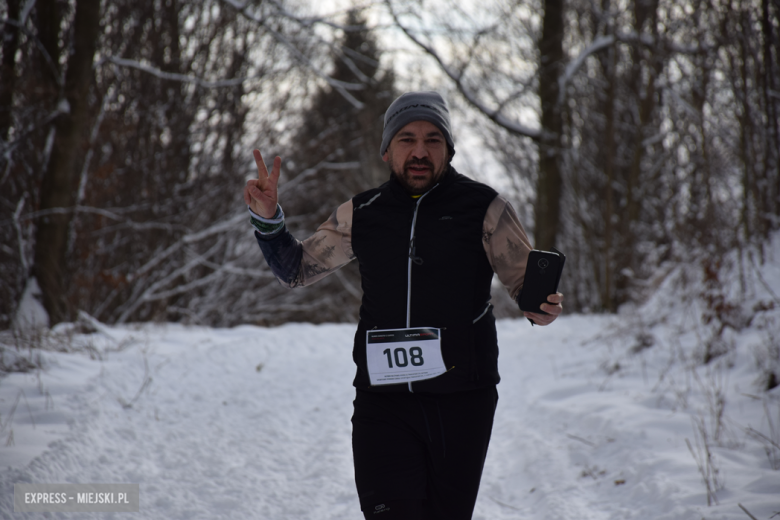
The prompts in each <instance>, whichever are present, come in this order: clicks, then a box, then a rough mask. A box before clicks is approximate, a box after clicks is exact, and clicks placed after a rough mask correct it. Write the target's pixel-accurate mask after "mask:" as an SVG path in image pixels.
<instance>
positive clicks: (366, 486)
mask: <svg viewBox="0 0 780 520" xmlns="http://www.w3.org/2000/svg"><path fill="white" fill-rule="evenodd" d="M497 402H498V393H497V391H496V388H495V386H492V387H489V388H485V389H481V390H473V391H468V392H461V393H454V394H443V395H439V394H428V395H424V394H413V393H397V394H396V393H373V392H366V391H361V390H358V391H357V395H356V397H355V403H354V404H355V412H354V415H353V416H352V451H353V455H354V459H355V483H356V484H357V490H358V495H359V497H360V508H361V509H362V510H363V514H364V516H365V517H366V518H371V519H375V520H390V519H394V518H404V519H408V520H411V519H425V520H433V519H447V520H458V519H470V518H471V515H472V512H473V511H474V504H475V502H476V500H477V491H478V490H479V481H480V478H481V477H482V468H483V466H484V464H485V457H486V455H487V449H488V444H489V442H490V432H491V430H492V428H493V416H494V414H495V410H496V403H497Z"/></svg>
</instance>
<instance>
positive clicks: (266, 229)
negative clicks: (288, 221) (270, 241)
mask: <svg viewBox="0 0 780 520" xmlns="http://www.w3.org/2000/svg"><path fill="white" fill-rule="evenodd" d="M246 209H247V211H249V222H250V223H251V224H252V227H254V228H255V229H256V230H257V232H258V233H260V234H261V235H273V234H274V233H276V232H278V231H279V230H280V229H282V228H283V227H284V211H282V207H281V206H280V205H279V204H277V205H276V213H274V216H273V217H272V218H265V217H261V216H260V215H258V214H257V213H255V212H254V211H252V210H251V209H250V208H249V206H247V208H246Z"/></svg>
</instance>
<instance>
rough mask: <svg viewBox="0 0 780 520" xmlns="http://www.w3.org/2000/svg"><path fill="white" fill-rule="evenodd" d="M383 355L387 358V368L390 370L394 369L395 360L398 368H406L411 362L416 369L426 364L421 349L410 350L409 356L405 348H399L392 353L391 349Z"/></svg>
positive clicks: (413, 348) (387, 349) (386, 350)
mask: <svg viewBox="0 0 780 520" xmlns="http://www.w3.org/2000/svg"><path fill="white" fill-rule="evenodd" d="M382 354H384V355H385V356H387V366H388V367H390V368H393V360H395V366H397V367H405V366H407V365H408V364H409V361H411V362H412V366H416V367H419V366H422V365H423V364H424V363H425V360H424V359H423V356H422V349H421V348H420V347H412V348H410V349H409V354H407V353H406V349H405V348H403V347H398V348H396V349H394V350H393V351H392V352H391V351H390V349H389V348H386V349H385V350H384V351H383V352H382Z"/></svg>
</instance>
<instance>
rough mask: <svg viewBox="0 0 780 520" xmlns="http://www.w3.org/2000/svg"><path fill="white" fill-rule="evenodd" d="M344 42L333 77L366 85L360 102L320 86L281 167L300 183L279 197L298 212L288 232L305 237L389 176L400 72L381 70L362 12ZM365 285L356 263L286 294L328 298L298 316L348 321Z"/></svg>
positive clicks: (354, 15) (353, 14)
mask: <svg viewBox="0 0 780 520" xmlns="http://www.w3.org/2000/svg"><path fill="white" fill-rule="evenodd" d="M340 47H341V48H340V54H339V55H337V56H336V58H335V63H334V66H333V71H332V72H331V77H332V78H333V79H335V80H339V81H344V82H348V83H363V84H364V85H365V87H364V88H363V89H361V90H353V91H350V93H351V94H352V95H353V96H354V98H355V99H357V100H358V101H359V102H360V103H361V104H362V107H361V108H358V107H356V106H355V103H354V102H351V101H350V100H348V99H347V98H346V97H345V96H343V95H342V94H341V93H340V92H338V91H337V90H336V89H334V88H332V87H330V86H328V85H325V86H322V87H321V88H318V89H317V91H316V93H315V94H314V95H313V96H312V101H311V104H310V106H309V108H308V109H307V110H306V112H305V113H304V115H303V117H302V121H303V122H302V124H301V126H300V128H299V130H298V131H297V133H296V134H295V136H294V138H293V141H292V143H291V148H292V149H291V151H290V153H289V154H287V157H286V159H288V161H287V164H286V165H285V166H284V167H283V175H288V176H289V177H288V179H289V180H288V181H287V182H294V183H295V186H294V189H292V190H290V191H288V192H283V194H282V195H281V198H280V202H281V204H282V206H283V207H284V210H285V213H286V214H287V215H288V216H289V217H294V219H293V220H292V221H291V222H290V223H289V227H290V230H291V231H292V232H293V234H295V235H296V236H297V237H298V238H300V239H304V238H306V237H308V236H310V235H311V234H312V233H314V231H315V230H316V229H317V227H318V226H319V225H320V224H321V223H322V222H324V221H325V220H327V218H328V217H329V216H330V214H331V213H332V212H333V211H334V210H335V209H336V208H337V207H338V206H339V205H340V204H342V203H344V202H346V201H347V200H349V199H350V198H351V197H353V196H354V195H356V194H358V193H360V192H362V191H365V190H366V189H369V188H372V187H375V186H378V185H380V184H381V183H383V182H385V181H386V180H387V179H388V178H389V175H390V174H389V170H388V168H387V165H386V164H385V163H384V162H383V161H382V159H381V157H380V156H379V145H380V144H381V141H382V126H383V118H384V113H385V111H386V110H387V108H388V107H389V106H390V103H392V101H393V99H394V98H395V92H394V89H393V83H394V76H393V73H392V71H390V70H383V69H382V68H381V66H380V49H379V47H378V45H377V42H376V40H375V38H374V35H373V34H372V33H371V30H370V29H369V28H368V27H367V26H366V21H365V19H364V17H363V15H362V14H361V13H360V12H358V11H354V10H353V11H350V12H349V14H348V17H347V23H346V29H345V31H344V34H343V38H342V40H341V42H340ZM282 189H284V187H283V186H282ZM353 264H354V263H353ZM359 287H360V278H359V274H358V270H357V265H352V264H351V265H348V266H346V267H345V268H343V269H341V270H340V271H339V272H338V273H337V275H336V276H330V277H327V278H326V279H324V280H323V281H321V282H319V283H318V284H317V285H315V286H314V287H311V288H308V289H307V290H306V291H304V292H305V294H300V293H301V292H300V291H294V292H293V294H289V295H286V296H285V299H287V298H290V299H295V300H296V301H297V300H299V299H304V300H305V301H307V302H313V301H320V302H323V303H322V304H317V305H315V309H313V310H312V309H311V308H309V310H307V311H305V314H303V315H301V316H296V317H295V318H294V319H305V320H307V321H343V320H344V319H351V318H354V317H355V316H356V310H357V303H358V302H359V296H360V290H359ZM334 299H335V302H334ZM334 303H335V304H334ZM346 309H349V310H353V309H354V311H353V312H349V310H346Z"/></svg>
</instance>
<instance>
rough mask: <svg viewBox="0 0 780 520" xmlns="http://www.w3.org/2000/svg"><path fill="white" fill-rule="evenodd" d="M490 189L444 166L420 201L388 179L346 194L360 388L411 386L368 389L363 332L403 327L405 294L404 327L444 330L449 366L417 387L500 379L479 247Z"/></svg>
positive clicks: (488, 271)
mask: <svg viewBox="0 0 780 520" xmlns="http://www.w3.org/2000/svg"><path fill="white" fill-rule="evenodd" d="M496 195H497V193H496V192H495V191H494V190H493V189H492V188H490V187H489V186H486V185H485V184H481V183H479V182H476V181H473V180H471V179H469V178H468V177H465V176H463V175H461V174H459V173H457V172H456V171H455V170H454V169H453V168H450V169H449V171H448V172H447V173H446V174H445V176H444V177H443V178H442V180H441V181H440V182H439V184H437V185H436V186H435V187H434V188H432V189H431V190H429V191H428V192H427V193H426V194H425V195H423V196H422V197H421V198H419V199H413V198H412V197H411V196H410V195H409V194H408V193H407V192H406V191H405V190H404V188H403V187H402V186H401V185H400V184H399V183H398V182H397V181H396V180H395V179H392V178H391V179H390V180H389V181H388V182H386V183H385V184H383V185H381V186H379V187H378V188H375V189H372V190H369V191H366V192H363V193H361V194H359V195H356V196H355V197H354V198H353V199H352V204H353V220H352V249H353V251H354V253H355V255H356V257H357V259H358V262H359V264H360V274H361V278H362V284H363V301H362V305H361V306H360V323H359V325H358V330H357V333H356V334H355V343H354V350H353V358H354V360H355V363H356V364H357V375H356V376H355V381H354V385H355V386H356V387H357V388H361V389H368V390H372V391H403V392H408V391H409V388H408V385H407V384H405V383H404V384H398V385H382V386H375V387H369V379H368V372H367V371H366V350H365V349H366V331H367V330H371V329H374V328H376V329H397V328H404V327H407V291H411V293H410V298H409V325H408V326H410V327H438V328H441V329H442V333H441V338H442V355H443V357H444V362H445V364H446V366H447V368H448V369H449V370H448V372H447V373H445V374H442V375H441V376H439V377H436V378H434V379H429V380H426V381H419V382H415V383H412V388H413V390H414V392H435V393H441V392H455V391H462V390H469V389H475V388H480V387H485V386H488V385H495V384H496V383H498V381H499V376H498V367H497V361H498V345H497V341H496V327H495V319H494V317H493V315H492V313H491V312H490V310H489V308H488V302H489V300H490V283H491V281H492V278H493V270H492V268H491V267H490V263H489V262H488V259H487V255H486V254H485V249H484V246H483V244H482V233H483V231H482V226H483V222H484V219H485V214H486V212H487V209H488V206H489V205H490V203H491V202H492V201H493V199H494V198H495V197H496ZM418 201H419V202H418ZM415 209H416V211H417V216H416V224H415V226H414V227H415V229H414V241H413V252H412V254H411V255H410V239H411V237H412V223H413V219H414V218H415ZM410 257H411V258H412V263H411V283H409V262H410ZM475 320H476V322H475Z"/></svg>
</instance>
